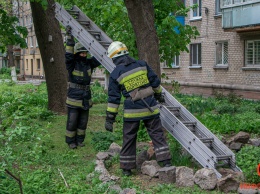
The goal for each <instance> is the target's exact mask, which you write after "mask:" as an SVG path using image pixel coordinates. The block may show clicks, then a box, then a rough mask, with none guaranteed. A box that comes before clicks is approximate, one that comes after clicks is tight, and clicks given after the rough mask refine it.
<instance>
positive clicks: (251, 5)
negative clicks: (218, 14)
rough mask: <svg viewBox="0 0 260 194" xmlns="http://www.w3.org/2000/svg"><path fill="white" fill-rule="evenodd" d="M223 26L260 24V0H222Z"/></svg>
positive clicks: (233, 26) (235, 26)
mask: <svg viewBox="0 0 260 194" xmlns="http://www.w3.org/2000/svg"><path fill="white" fill-rule="evenodd" d="M221 9H222V27H223V28H237V27H244V26H253V25H260V0H221Z"/></svg>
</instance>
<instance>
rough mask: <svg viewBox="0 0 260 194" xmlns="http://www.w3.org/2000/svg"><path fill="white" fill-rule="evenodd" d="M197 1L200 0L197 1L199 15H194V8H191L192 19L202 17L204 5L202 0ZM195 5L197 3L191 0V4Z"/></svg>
mask: <svg viewBox="0 0 260 194" xmlns="http://www.w3.org/2000/svg"><path fill="white" fill-rule="evenodd" d="M197 1H198V3H196V4H198V7H197V8H196V9H197V13H198V15H197V16H193V14H194V11H193V9H191V10H190V20H199V19H201V18H202V6H201V5H202V0H197ZM193 5H195V4H194V3H193V0H190V6H193Z"/></svg>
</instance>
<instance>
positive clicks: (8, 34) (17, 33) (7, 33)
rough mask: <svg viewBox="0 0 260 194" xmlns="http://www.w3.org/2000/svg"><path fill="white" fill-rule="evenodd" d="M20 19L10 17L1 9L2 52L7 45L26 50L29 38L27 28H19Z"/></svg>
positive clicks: (0, 35)
mask: <svg viewBox="0 0 260 194" xmlns="http://www.w3.org/2000/svg"><path fill="white" fill-rule="evenodd" d="M18 22H19V20H18V18H17V17H15V16H9V15H8V14H7V12H6V11H5V10H3V9H1V8H0V42H1V44H0V51H1V52H4V51H5V47H6V46H7V45H18V46H20V47H21V48H26V47H27V44H26V41H25V38H26V37H27V34H28V32H27V28H26V27H22V26H18Z"/></svg>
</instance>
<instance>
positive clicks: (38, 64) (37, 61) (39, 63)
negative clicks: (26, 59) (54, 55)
mask: <svg viewBox="0 0 260 194" xmlns="http://www.w3.org/2000/svg"><path fill="white" fill-rule="evenodd" d="M36 63H37V70H38V71H40V70H41V59H36Z"/></svg>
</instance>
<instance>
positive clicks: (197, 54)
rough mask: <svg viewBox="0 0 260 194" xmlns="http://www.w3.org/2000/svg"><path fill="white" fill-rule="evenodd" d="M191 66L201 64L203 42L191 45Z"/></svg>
mask: <svg viewBox="0 0 260 194" xmlns="http://www.w3.org/2000/svg"><path fill="white" fill-rule="evenodd" d="M190 62H191V66H201V44H200V43H199V44H191V45H190Z"/></svg>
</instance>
